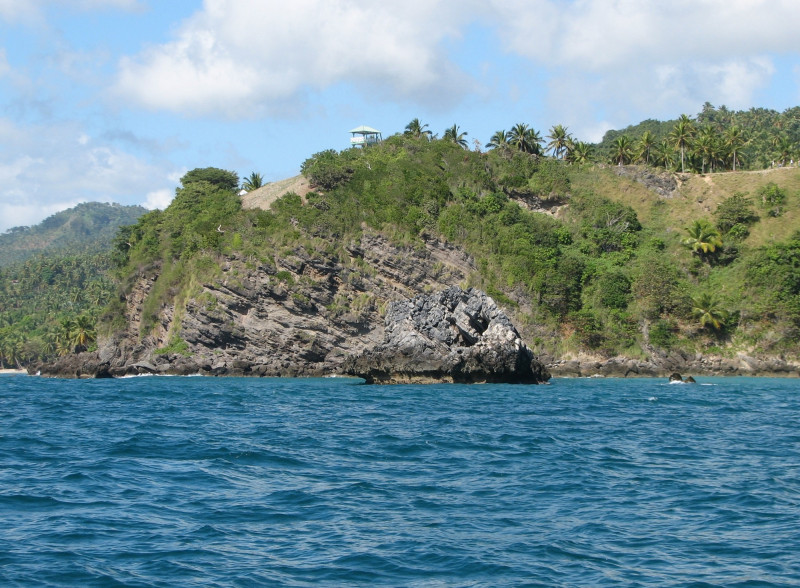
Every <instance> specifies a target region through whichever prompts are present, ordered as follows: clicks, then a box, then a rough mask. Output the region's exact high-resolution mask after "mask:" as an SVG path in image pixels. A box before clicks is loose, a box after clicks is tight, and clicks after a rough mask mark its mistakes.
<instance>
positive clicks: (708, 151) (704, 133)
mask: <svg viewBox="0 0 800 588" xmlns="http://www.w3.org/2000/svg"><path fill="white" fill-rule="evenodd" d="M717 143H718V141H717V134H716V131H715V130H714V127H712V126H711V125H706V126H704V127H703V128H702V129H700V132H699V133H698V135H697V139H695V142H694V145H693V147H694V151H695V153H696V154H697V155H699V156H700V159H701V162H702V163H701V167H700V171H701V173H706V162H708V164H709V168H710V169H709V171H711V172H713V171H714V160H715V159H716V158H717V156H718V154H719V150H718V148H717Z"/></svg>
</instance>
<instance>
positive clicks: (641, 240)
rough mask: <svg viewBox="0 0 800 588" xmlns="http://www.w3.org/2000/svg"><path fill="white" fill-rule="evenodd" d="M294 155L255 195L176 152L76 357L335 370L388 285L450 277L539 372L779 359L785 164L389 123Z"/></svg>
mask: <svg viewBox="0 0 800 588" xmlns="http://www.w3.org/2000/svg"><path fill="white" fill-rule="evenodd" d="M302 171H303V175H304V177H305V178H306V179H307V181H308V182H309V184H310V186H311V188H312V190H311V191H308V192H307V193H306V194H305V195H304V196H303V197H301V196H300V195H299V194H296V193H294V192H289V193H286V194H284V195H282V196H279V197H277V198H276V196H278V195H277V194H272V195H271V196H270V197H269V198H268V199H266V200H264V201H263V204H261V206H264V207H267V208H268V209H266V210H265V209H263V208H245V207H243V203H242V201H241V200H240V199H239V197H238V196H237V195H236V190H235V189H233V188H235V186H236V185H237V178H236V177H235V174H232V173H231V172H224V171H223V170H216V169H214V168H208V169H206V170H195V171H194V172H190V174H187V176H186V177H184V179H183V180H182V186H181V187H180V188H179V189H178V190H177V196H176V198H175V200H174V201H173V203H172V204H171V205H170V207H168V208H167V209H166V210H165V211H163V212H162V211H154V212H151V213H149V214H147V215H145V216H143V217H141V218H140V220H139V221H138V222H137V224H136V225H134V226H131V227H126V228H124V229H123V231H122V233H121V234H120V236H119V237H118V238H117V240H116V245H115V253H114V256H115V259H116V260H117V263H118V266H119V270H118V275H119V279H120V282H121V287H122V289H121V292H120V296H119V297H118V298H115V301H113V302H112V304H111V306H110V307H109V308H108V310H107V311H106V314H105V318H104V319H103V322H102V324H101V325H100V327H99V331H100V334H101V344H100V350H99V355H97V356H95V357H94V359H93V360H92V361H93V362H94V363H93V364H91V365H94V366H95V367H97V366H98V365H100V364H99V363H97V362H100V363H103V362H105V363H104V364H103V365H105V366H106V367H105V368H103V369H105V370H107V369H109V368H108V366H110V365H114V366H116V367H115V368H114V369H115V370H117V372H115V373H129V372H130V370H133V373H137V370H138V371H141V370H144V371H172V372H175V373H191V372H193V371H201V372H206V373H215V374H258V375H298V374H300V375H302V374H306V375H308V374H325V373H336V371H337V369H338V368H337V366H340V365H341V362H342V361H343V360H344V359H345V358H346V357H347V356H348V355H349V354H352V353H355V352H358V350H359V349H360V348H363V346H364V345H367V344H369V343H370V342H374V341H376V340H379V339H380V337H381V334H382V329H383V326H382V317H383V313H384V311H385V309H386V308H387V305H388V304H389V303H390V302H391V301H393V300H399V299H408V298H410V297H413V296H415V295H417V294H420V293H425V292H432V291H437V290H439V289H443V288H445V287H447V286H450V285H454V284H455V285H460V286H462V287H464V288H467V287H477V288H479V289H481V290H483V291H485V292H488V293H489V294H490V295H491V296H492V297H493V298H494V299H495V300H496V301H497V302H498V304H499V305H500V306H502V307H503V308H504V309H505V311H506V312H507V313H508V314H509V316H511V317H512V319H513V321H514V324H515V325H516V326H517V328H518V329H519V331H520V333H521V334H522V336H523V338H524V340H525V341H526V342H527V343H528V345H529V346H530V347H531V348H532V349H533V350H534V352H535V353H536V354H538V355H539V356H540V357H542V358H545V359H547V360H548V361H549V362H550V365H551V369H552V370H553V371H554V373H556V374H559V373H562V374H566V373H585V370H595V371H601V372H602V371H603V370H604V369H607V371H608V373H612V374H618V375H628V374H630V373H634V374H636V373H639V374H642V375H645V374H662V373H665V372H667V371H669V370H671V369H676V368H681V367H683V368H686V369H690V370H691V371H692V372H694V373H741V371H742V370H744V373H753V372H756V373H785V372H786V371H787V370H789V371H791V370H792V369H796V368H792V367H791V362H797V360H798V346H797V343H796V341H797V335H798V332H800V276H798V271H797V265H796V263H797V262H796V259H797V258H798V256H800V240H798V234H797V233H796V232H795V227H796V226H797V224H796V220H797V216H798V214H799V213H800V176H798V174H800V170H797V169H794V168H792V169H788V168H784V169H779V170H774V171H769V172H766V173H762V172H753V173H751V172H738V171H737V172H727V173H717V174H705V175H700V174H675V173H674V172H668V171H663V170H662V171H658V170H657V169H654V168H649V167H646V166H604V165H600V166H598V165H592V164H587V165H577V164H570V163H568V162H567V161H563V160H556V159H553V158H548V157H541V156H538V155H535V154H530V153H524V152H519V151H515V150H512V149H508V148H505V149H495V150H492V151H490V152H487V153H480V152H475V151H467V150H465V149H463V148H461V147H460V146H458V145H457V144H455V143H453V142H449V141H445V140H433V141H429V140H426V139H424V138H420V139H416V138H413V137H403V136H394V137H391V138H389V139H387V140H386V141H384V142H383V143H381V144H380V145H376V146H374V147H371V148H369V149H364V150H358V149H349V150H346V151H342V152H335V151H324V152H321V153H318V154H316V155H314V156H312V157H311V158H309V159H308V160H307V161H306V162H305V163H304V164H303V168H302ZM231 176H232V177H231ZM287 182H288V181H287ZM292 182H297V180H296V179H295V180H292ZM288 183H291V182H288ZM279 186H280V190H279V191H283V189H284V188H285V186H283V185H282V184H279ZM275 189H277V188H274V187H273V191H275ZM251 206H252V204H251ZM698 227H699V228H700V229H702V230H700V229H698ZM695 229H698V230H700V232H697V231H696V230H695ZM692 231H695V232H694V233H693V232H692ZM102 358H105V359H102ZM574 359H578V360H580V361H579V363H578V366H577V367H575V362H574V361H572V360H574ZM787 361H788V362H790V363H789V364H787V363H786V362H787ZM71 365H72V367H70V368H64V370H65V371H69V370H70V369H72V370H76V369H77V370H79V371H80V369H84V370H85V369H88V368H86V365H88V364H85V363H84V364H83V365H84V367H83V368H81V367H80V366H79V365H78V366H76V364H74V363H73V364H71ZM137 366H138V367H137ZM587 366H588V367H587ZM603 366H606V367H603ZM607 366H612V367H607ZM614 366H616V367H614ZM89 371H91V370H89ZM72 373H75V372H74V371H73V372H72Z"/></svg>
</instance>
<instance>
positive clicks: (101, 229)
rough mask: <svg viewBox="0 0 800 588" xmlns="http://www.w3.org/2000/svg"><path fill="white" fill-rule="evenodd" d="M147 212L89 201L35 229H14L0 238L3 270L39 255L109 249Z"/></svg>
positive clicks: (47, 220)
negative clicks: (121, 231)
mask: <svg viewBox="0 0 800 588" xmlns="http://www.w3.org/2000/svg"><path fill="white" fill-rule="evenodd" d="M145 212H147V209H145V208H143V207H141V206H123V205H121V204H111V203H103V202H85V203H82V204H78V205H77V206H75V207H73V208H70V209H68V210H64V211H61V212H59V213H56V214H54V215H52V216H50V217H48V218H46V219H45V220H43V221H42V222H41V223H39V224H38V225H35V226H33V227H14V228H12V229H9V230H8V231H6V232H5V233H4V234H2V235H0V267H6V266H8V265H10V264H13V263H17V262H22V261H25V260H28V259H30V258H32V257H34V256H36V255H39V254H48V255H49V254H53V255H60V254H64V253H67V252H68V253H69V254H71V255H74V254H77V253H97V252H100V251H104V250H107V249H108V248H109V247H110V245H111V242H112V240H113V238H114V236H115V235H116V234H117V229H118V228H119V227H121V226H124V225H130V224H133V223H135V222H136V221H137V220H138V218H139V217H140V216H142V215H143V214H144V213H145Z"/></svg>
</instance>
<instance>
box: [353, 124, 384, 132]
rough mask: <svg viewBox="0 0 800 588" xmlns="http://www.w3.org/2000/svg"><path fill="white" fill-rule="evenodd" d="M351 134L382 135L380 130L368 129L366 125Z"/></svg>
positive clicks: (355, 129)
mask: <svg viewBox="0 0 800 588" xmlns="http://www.w3.org/2000/svg"><path fill="white" fill-rule="evenodd" d="M350 132H351V133H359V134H364V133H380V131H379V130H378V129H373V128H372V127H368V126H365V125H361V126H360V127H356V128H354V129H353V130H351V131H350Z"/></svg>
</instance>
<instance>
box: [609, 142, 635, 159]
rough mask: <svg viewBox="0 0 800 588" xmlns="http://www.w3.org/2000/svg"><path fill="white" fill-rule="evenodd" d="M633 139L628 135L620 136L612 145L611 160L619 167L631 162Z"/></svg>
mask: <svg viewBox="0 0 800 588" xmlns="http://www.w3.org/2000/svg"><path fill="white" fill-rule="evenodd" d="M632 153H633V152H632V149H631V139H630V137H628V135H620V136H619V137H617V138H616V139H614V142H613V143H612V144H611V160H612V161H614V162H616V164H617V165H624V164H626V163H628V162H630V160H631V155H632Z"/></svg>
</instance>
